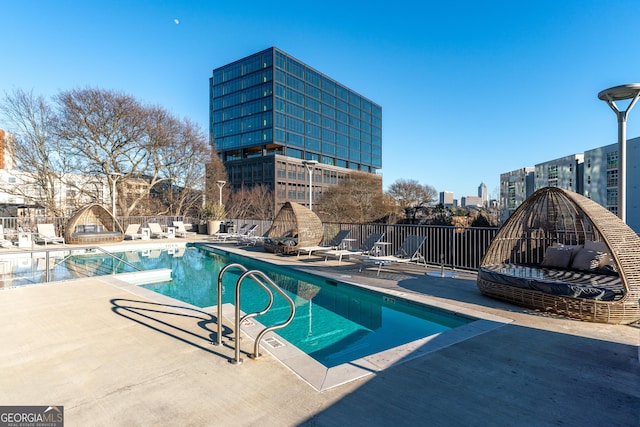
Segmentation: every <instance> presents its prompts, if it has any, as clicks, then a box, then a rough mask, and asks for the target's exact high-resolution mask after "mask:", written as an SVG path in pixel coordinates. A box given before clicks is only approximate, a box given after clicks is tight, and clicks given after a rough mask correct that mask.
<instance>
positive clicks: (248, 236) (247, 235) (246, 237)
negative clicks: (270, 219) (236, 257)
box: [234, 224, 258, 244]
mask: <svg viewBox="0 0 640 427" xmlns="http://www.w3.org/2000/svg"><path fill="white" fill-rule="evenodd" d="M256 228H258V224H253V225H251V227H249V228H247V229H246V230H245V231H244V233H240V234H237V235H235V236H234V237H235V239H236V240H237V242H238V244H240V243H251V241H252V240H253V239H255V238H257V237H256V236H255V235H254V234H253V232H254V231H255V230H256Z"/></svg>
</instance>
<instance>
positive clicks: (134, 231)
mask: <svg viewBox="0 0 640 427" xmlns="http://www.w3.org/2000/svg"><path fill="white" fill-rule="evenodd" d="M138 231H140V224H129V225H128V226H127V229H126V230H125V231H124V238H125V240H126V239H129V240H136V239H142V234H141V233H139V232H138Z"/></svg>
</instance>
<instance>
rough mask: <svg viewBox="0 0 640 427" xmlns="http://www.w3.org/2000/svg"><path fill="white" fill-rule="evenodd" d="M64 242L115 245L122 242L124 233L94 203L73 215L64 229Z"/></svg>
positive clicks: (107, 214) (101, 207) (99, 206)
mask: <svg viewBox="0 0 640 427" xmlns="http://www.w3.org/2000/svg"><path fill="white" fill-rule="evenodd" d="M64 240H65V242H67V244H76V245H78V244H79V245H83V244H84V245H87V244H101V243H117V242H122V241H123V240H124V231H122V227H121V226H120V223H119V222H118V221H117V220H116V219H115V218H114V217H113V215H111V213H110V212H109V211H108V210H107V209H105V208H104V207H103V206H102V205H99V204H97V203H94V204H90V205H87V206H85V207H83V208H80V209H79V210H78V211H77V212H76V213H75V214H73V216H72V217H71V218H70V219H69V221H68V222H67V226H66V227H65V233H64Z"/></svg>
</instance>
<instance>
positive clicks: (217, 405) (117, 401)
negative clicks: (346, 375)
mask: <svg viewBox="0 0 640 427" xmlns="http://www.w3.org/2000/svg"><path fill="white" fill-rule="evenodd" d="M177 241H178V240H177ZM153 243H155V242H153ZM138 244H139V242H138ZM226 247H227V248H228V250H233V251H236V250H237V251H241V252H243V251H244V252H247V251H251V253H250V255H251V256H254V257H259V258H264V259H267V260H271V261H275V262H277V263H279V264H287V265H292V266H296V267H298V268H304V269H307V270H315V271H317V272H319V273H321V274H324V275H328V276H332V275H334V276H335V277H336V279H337V280H345V279H346V280H349V281H352V282H355V283H360V284H362V285H366V286H370V287H374V288H379V289H381V290H384V291H385V292H388V293H389V294H391V295H398V296H402V297H403V298H408V299H415V300H417V301H421V302H425V303H427V304H430V303H434V302H436V303H439V304H447V305H451V306H453V307H456V308H457V309H460V310H465V309H469V310H474V311H480V312H483V313H486V314H488V315H495V316H501V317H504V318H508V319H511V320H512V322H511V323H509V324H505V325H504V326H501V327H499V328H496V329H494V330H492V331H489V332H487V333H484V334H480V335H477V336H475V337H472V338H470V339H467V340H464V341H461V342H458V343H455V344H453V345H449V346H447V347H445V348H442V349H440V350H437V351H434V352H430V353H427V354H425V355H422V356H420V357H418V358H412V359H409V360H407V361H405V362H404V363H401V364H398V365H394V366H392V367H389V368H387V369H385V370H384V371H381V372H378V373H377V374H375V375H371V376H367V377H365V378H361V379H358V380H355V381H352V382H349V383H347V384H344V385H341V386H338V387H334V388H331V389H328V390H326V391H323V392H319V391H317V390H315V389H314V388H313V387H311V386H310V385H309V384H307V383H306V382H305V381H303V380H302V379H301V378H299V377H298V376H297V375H295V374H294V373H293V372H291V371H290V370H289V369H288V368H286V367H285V366H284V365H283V364H281V363H280V362H279V361H278V360H276V359H274V358H273V357H271V356H270V355H268V354H266V355H264V356H263V357H262V358H260V359H258V360H251V359H247V358H245V362H244V363H243V364H241V365H232V364H230V363H229V362H228V360H229V359H230V358H232V357H233V349H232V348H231V347H229V346H228V344H224V345H222V346H213V345H211V344H210V339H211V333H213V332H214V331H215V328H216V324H215V321H216V319H215V316H212V315H211V314H208V313H207V312H205V311H196V310H192V311H188V310H187V311H185V310H178V309H176V308H175V307H172V306H171V303H170V302H168V301H167V302H162V300H158V299H156V298H145V297H144V296H143V295H140V294H138V293H132V292H130V291H129V290H128V289H127V286H115V285H114V284H115V283H116V282H114V281H117V279H115V278H114V277H113V276H109V277H97V278H91V279H78V280H74V281H68V282H60V283H52V284H43V285H33V286H28V287H21V288H13V289H6V290H2V291H0V337H2V343H3V345H2V346H1V348H0V375H1V376H2V387H0V405H62V406H64V411H65V421H66V425H67V426H76V425H77V426H87V425H105V426H106V425H109V426H112V425H150V424H155V425H203V426H206V425H216V426H217V425H225V426H226V425H259V426H284V425H287V426H288V425H319V426H325V425H326V426H332V425H344V424H350V425H355V426H357V425H367V426H372V425H390V424H393V425H427V424H428V425H436V426H437V425H443V426H444V425H447V426H450V425H465V426H469V425H488V424H491V425H523V426H524V425H526V426H531V425H535V426H545V425H560V424H562V425H576V426H578V425H608V426H615V425H620V426H630V425H640V410H639V409H638V408H640V363H639V353H638V345H639V340H640V328H638V326H637V325H635V326H617V325H601V324H591V323H586V322H580V321H575V320H569V319H564V318H559V317H555V316H549V315H545V314H543V313H538V312H534V311H530V310H526V309H522V308H520V307H517V306H513V305H510V304H507V303H502V302H500V301H496V300H492V299H489V298H486V297H484V296H482V295H481V294H480V293H479V292H478V291H477V288H476V286H475V276H474V275H473V274H460V276H459V277H458V278H454V279H452V278H442V277H437V276H436V277H434V276H430V275H425V274H424V269H421V268H419V267H418V268H416V267H415V266H404V265H403V266H402V267H401V268H398V267H394V268H393V269H383V272H382V273H381V274H380V277H376V275H375V274H376V273H375V270H370V271H366V270H365V271H363V272H362V273H359V272H358V266H357V265H354V264H353V263H350V262H344V261H343V262H342V264H340V265H338V263H337V261H335V262H334V261H329V262H328V263H326V264H325V263H324V260H323V258H320V257H313V256H312V257H311V258H307V257H306V256H305V257H300V258H297V257H295V256H289V257H280V256H275V255H272V254H266V253H264V252H262V251H261V250H260V249H259V248H258V249H256V248H245V249H243V248H239V247H237V246H235V245H228V246H226ZM158 301H160V302H158ZM225 324H228V322H225ZM247 344H248V343H245V344H243V350H248V347H249V346H247Z"/></svg>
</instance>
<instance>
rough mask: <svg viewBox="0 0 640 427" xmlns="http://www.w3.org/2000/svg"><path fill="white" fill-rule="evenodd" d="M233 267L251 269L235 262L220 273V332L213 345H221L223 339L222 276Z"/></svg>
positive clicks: (244, 269)
mask: <svg viewBox="0 0 640 427" xmlns="http://www.w3.org/2000/svg"><path fill="white" fill-rule="evenodd" d="M232 268H237V269H239V270H241V271H242V272H245V271H248V270H249V269H248V268H246V267H245V266H244V265H242V264H238V263H233V264H228V265H225V266H224V267H222V269H221V270H220V272H219V273H218V333H217V335H216V339H215V340H214V341H213V345H220V342H221V339H222V322H221V320H220V319H221V318H222V276H223V275H224V273H225V272H226V271H227V270H230V269H232Z"/></svg>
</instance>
